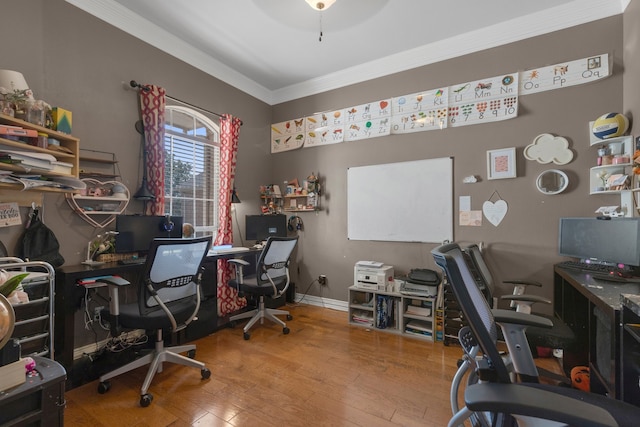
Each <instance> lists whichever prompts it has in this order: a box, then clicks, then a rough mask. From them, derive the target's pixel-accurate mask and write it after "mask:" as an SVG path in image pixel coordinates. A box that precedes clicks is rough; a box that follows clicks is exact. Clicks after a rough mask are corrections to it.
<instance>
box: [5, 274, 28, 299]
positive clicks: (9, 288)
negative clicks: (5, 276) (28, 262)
mask: <svg viewBox="0 0 640 427" xmlns="http://www.w3.org/2000/svg"><path fill="white" fill-rule="evenodd" d="M28 275H29V273H21V274H18V275H15V276H13V277H12V278H10V279H9V280H7V281H6V282H4V283H3V284H2V285H0V294H2V295H4V296H5V297H8V296H9V295H11V292H13V291H15V290H16V288H17V287H18V285H19V284H20V283H21V282H22V280H23V279H24V278H25V277H27V276H28Z"/></svg>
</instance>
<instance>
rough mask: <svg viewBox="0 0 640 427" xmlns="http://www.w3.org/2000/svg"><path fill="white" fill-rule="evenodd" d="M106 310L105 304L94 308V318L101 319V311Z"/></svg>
mask: <svg viewBox="0 0 640 427" xmlns="http://www.w3.org/2000/svg"><path fill="white" fill-rule="evenodd" d="M102 310H104V306H100V307H96V308H94V309H93V320H95V321H99V320H100V312H101V311H102Z"/></svg>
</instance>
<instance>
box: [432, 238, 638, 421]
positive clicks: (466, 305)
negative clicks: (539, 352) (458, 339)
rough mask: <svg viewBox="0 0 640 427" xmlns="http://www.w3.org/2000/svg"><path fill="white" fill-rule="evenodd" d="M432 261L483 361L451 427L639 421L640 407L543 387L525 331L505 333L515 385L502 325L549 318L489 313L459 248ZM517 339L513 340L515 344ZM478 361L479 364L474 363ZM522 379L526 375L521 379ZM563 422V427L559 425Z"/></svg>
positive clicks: (438, 252)
mask: <svg viewBox="0 0 640 427" xmlns="http://www.w3.org/2000/svg"><path fill="white" fill-rule="evenodd" d="M431 253H432V255H433V258H434V260H435V262H436V264H438V265H439V266H440V267H441V268H442V269H443V270H444V271H445V273H446V274H447V277H448V279H449V282H450V284H451V288H452V289H453V292H454V294H455V295H456V298H457V300H458V303H459V305H460V308H461V309H462V312H463V313H464V315H465V317H466V318H467V321H468V326H467V328H468V329H467V328H463V329H467V330H469V331H470V332H471V337H470V339H469V340H466V339H465V340H463V342H465V341H469V342H468V343H469V344H470V347H477V348H478V349H479V352H481V354H482V359H481V360H480V361H478V362H477V373H476V374H477V376H478V378H479V379H480V380H479V381H478V382H477V383H475V384H471V385H469V386H468V387H467V388H466V390H465V393H464V399H465V407H464V408H462V409H460V410H459V411H458V412H457V413H456V414H455V415H454V416H453V418H452V419H451V420H450V421H449V424H448V425H449V427H454V426H461V425H463V423H464V422H465V420H467V419H470V418H472V417H473V416H474V415H475V416H478V418H480V419H482V420H483V422H482V423H480V424H479V425H491V426H495V427H507V426H509V427H512V426H528V427H532V426H556V427H557V426H580V427H631V426H636V425H637V422H638V420H639V419H640V408H638V407H636V406H633V405H630V404H627V403H624V402H621V401H617V400H614V399H610V398H608V397H605V396H601V395H597V394H593V393H587V392H584V391H580V390H576V389H571V388H567V387H560V386H555V385H547V384H539V383H536V382H535V376H532V375H531V374H532V371H531V370H530V369H531V368H533V369H534V370H535V365H534V364H533V357H532V355H531V353H530V351H529V347H528V346H526V345H522V344H523V340H524V342H525V343H526V334H525V330H526V327H525V328H520V329H515V330H513V331H511V332H512V333H507V332H504V335H505V336H509V337H510V338H509V339H508V340H506V342H507V347H508V348H509V352H510V353H511V354H512V361H513V365H514V369H515V371H516V373H517V374H518V376H519V377H520V379H521V380H529V381H531V382H520V383H514V382H513V381H512V377H511V372H510V370H509V369H508V368H507V366H506V365H505V364H504V362H503V359H502V357H501V355H500V352H499V351H498V348H497V346H496V341H497V327H498V324H499V325H500V327H501V328H503V331H504V330H505V327H507V326H508V325H511V324H517V323H522V322H524V323H529V324H538V325H539V326H544V324H548V323H549V321H548V320H547V319H544V318H541V317H539V316H535V315H532V314H527V313H519V312H514V311H512V310H497V309H493V310H492V309H491V308H490V307H489V304H488V303H487V300H486V299H485V298H484V297H483V296H482V295H481V291H480V289H479V288H478V287H477V285H476V283H475V279H474V277H473V275H472V273H471V272H470V270H469V267H468V265H467V264H466V261H465V259H464V256H463V253H462V250H461V249H460V247H459V246H458V245H457V244H456V243H450V244H446V245H442V246H440V247H437V248H435V249H433V250H432V251H431ZM512 338H513V340H512ZM474 360H477V359H475V358H474ZM523 374H524V375H523ZM559 423H560V424H559Z"/></svg>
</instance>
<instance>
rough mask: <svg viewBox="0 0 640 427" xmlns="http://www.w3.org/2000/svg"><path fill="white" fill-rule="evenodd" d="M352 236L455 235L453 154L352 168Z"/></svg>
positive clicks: (430, 238)
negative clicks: (437, 157)
mask: <svg viewBox="0 0 640 427" xmlns="http://www.w3.org/2000/svg"><path fill="white" fill-rule="evenodd" d="M347 229H348V230H347V237H348V238H349V239H350V240H380V241H395V242H428V243H442V242H443V241H444V240H450V241H452V240H453V159H451V158H450V157H446V158H439V159H426V160H415V161H409V162H399V163H387V164H382V165H371V166H359V167H352V168H349V169H348V170H347Z"/></svg>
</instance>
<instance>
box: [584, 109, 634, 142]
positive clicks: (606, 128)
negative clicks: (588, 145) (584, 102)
mask: <svg viewBox="0 0 640 427" xmlns="http://www.w3.org/2000/svg"><path fill="white" fill-rule="evenodd" d="M628 127H629V120H628V119H627V117H626V116H625V115H624V114H620V113H607V114H605V115H603V116H600V117H598V118H597V119H596V121H595V122H593V128H592V131H593V134H594V135H595V137H596V138H598V139H609V138H615V137H616V136H622V135H624V133H625V132H626V131H627V128H628Z"/></svg>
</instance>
